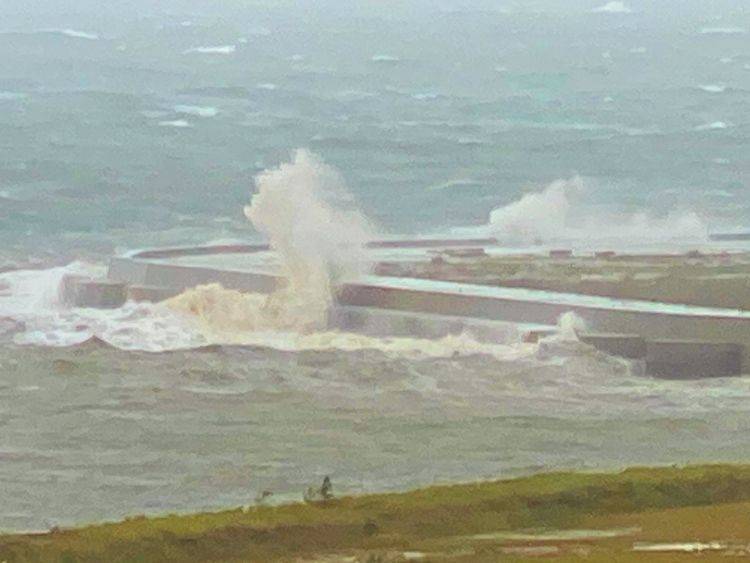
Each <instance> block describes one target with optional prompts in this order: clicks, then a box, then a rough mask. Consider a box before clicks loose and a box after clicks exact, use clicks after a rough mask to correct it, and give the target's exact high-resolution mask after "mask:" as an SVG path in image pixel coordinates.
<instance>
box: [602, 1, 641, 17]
mask: <svg viewBox="0 0 750 563" xmlns="http://www.w3.org/2000/svg"><path fill="white" fill-rule="evenodd" d="M632 11H633V10H631V9H630V8H629V7H628V6H627V5H625V3H624V2H617V1H615V2H607V3H606V4H604V5H603V6H599V7H598V8H594V9H593V10H592V12H594V13H596V14H630V13H632Z"/></svg>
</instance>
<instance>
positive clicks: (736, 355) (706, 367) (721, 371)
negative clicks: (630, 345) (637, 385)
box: [646, 340, 744, 379]
mask: <svg viewBox="0 0 750 563" xmlns="http://www.w3.org/2000/svg"><path fill="white" fill-rule="evenodd" d="M646 348H647V353H646V373H648V374H649V375H654V376H656V377H665V378H670V379H696V378H702V377H728V376H733V375H740V374H741V373H742V358H743V355H744V348H743V346H742V345H741V344H731V343H714V342H702V341H695V340H655V341H652V342H648V343H647V344H646Z"/></svg>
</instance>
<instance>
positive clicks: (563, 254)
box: [549, 249, 573, 260]
mask: <svg viewBox="0 0 750 563" xmlns="http://www.w3.org/2000/svg"><path fill="white" fill-rule="evenodd" d="M549 257H550V258H554V259H557V260H560V259H566V258H572V257H573V251H572V250H568V249H555V250H550V251H549Z"/></svg>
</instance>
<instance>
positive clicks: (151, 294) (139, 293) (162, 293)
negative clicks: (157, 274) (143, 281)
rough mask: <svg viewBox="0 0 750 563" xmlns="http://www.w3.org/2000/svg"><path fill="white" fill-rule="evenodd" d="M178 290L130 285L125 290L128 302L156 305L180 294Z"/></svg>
mask: <svg viewBox="0 0 750 563" xmlns="http://www.w3.org/2000/svg"><path fill="white" fill-rule="evenodd" d="M180 291H181V290H179V289H174V288H169V287H156V286H147V285H131V286H129V287H128V288H127V290H126V297H127V299H128V301H138V302H141V301H146V302H149V303H158V302H159V301H164V300H166V299H169V298H171V297H174V296H175V295H179V294H180Z"/></svg>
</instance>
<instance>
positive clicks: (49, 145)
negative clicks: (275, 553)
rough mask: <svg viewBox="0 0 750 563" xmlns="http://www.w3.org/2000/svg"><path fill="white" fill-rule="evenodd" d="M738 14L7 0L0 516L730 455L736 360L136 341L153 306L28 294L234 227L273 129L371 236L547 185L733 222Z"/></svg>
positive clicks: (45, 523) (277, 496) (516, 348)
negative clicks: (719, 369) (327, 180)
mask: <svg viewBox="0 0 750 563" xmlns="http://www.w3.org/2000/svg"><path fill="white" fill-rule="evenodd" d="M749 32H750V11H748V9H747V7H746V6H745V5H744V2H741V1H730V0H722V1H715V2H710V3H709V2H703V1H697V0H688V1H681V2H676V1H675V2H670V1H664V2H652V1H645V0H630V1H627V2H624V3H623V2H609V3H607V2H606V1H604V0H600V1H597V0H592V1H588V0H565V1H563V0H556V1H555V0H539V1H534V2H532V1H528V2H520V1H516V2H514V1H508V2H490V1H479V0H477V1H474V2H470V1H463V2H460V1H431V2H427V1H417V0H407V1H403V2H395V1H386V2H343V1H342V2H334V1H332V0H327V1H324V2H312V1H310V2H303V1H298V2H292V1H284V0H281V1H277V2H272V3H271V2H260V1H258V2H241V1H234V2H229V1H227V2H224V3H222V5H221V7H220V8H219V7H217V6H215V5H214V3H211V4H209V3H205V2H197V1H195V2H189V1H176V0H173V1H170V2H159V3H154V2H145V1H136V2H108V3H106V5H100V3H93V2H89V1H88V0H86V1H80V2H78V1H77V2H72V1H70V2H63V1H60V2H51V1H41V0H32V1H24V2H21V1H20V0H5V1H4V2H3V4H2V5H1V6H0V530H37V529H47V528H48V527H50V526H54V525H72V524H80V523H87V522H92V521H99V520H105V519H115V518H121V517H124V516H126V515H132V514H138V513H149V514H153V513H157V514H158V513H165V512H183V511H191V510H199V509H218V508H222V507H230V506H237V505H241V504H249V503H252V502H253V499H254V497H255V495H256V494H258V493H259V492H260V491H263V490H271V491H273V492H274V497H272V498H273V499H274V500H276V501H286V500H298V499H300V498H301V495H302V491H303V490H304V489H305V488H307V486H309V485H316V484H318V483H319V482H320V481H322V478H323V476H325V475H330V476H331V477H332V480H333V483H334V487H335V491H336V492H337V493H343V492H370V491H381V490H401V489H406V488H410V487H417V486H421V485H426V484H431V483H435V482H443V481H450V480H470V479H482V478H496V477H504V476H512V475H519V474H526V473H531V472H537V471H548V470H553V469H564V468H572V469H592V468H618V467H624V466H628V465H633V464H654V463H664V464H671V463H687V462H698V461H725V460H747V459H748V458H750V406H748V405H750V402H749V401H748V399H749V398H750V380H747V379H745V378H736V379H724V380H722V379H719V380H711V381H692V382H674V381H658V380H654V379H650V378H647V377H645V376H643V375H640V374H639V373H638V372H637V370H633V369H632V366H629V365H628V364H626V363H623V362H621V361H617V360H613V359H611V358H606V357H603V356H601V355H598V354H595V353H593V352H591V351H589V350H587V349H586V348H585V347H582V346H579V345H578V344H576V343H570V342H567V343H565V342H555V343H548V344H547V345H545V346H536V345H528V344H521V343H519V342H518V341H517V340H509V341H508V342H501V343H497V346H496V347H494V348H492V349H485V348H477V347H476V346H472V345H468V344H467V343H465V342H461V341H459V342H444V343H442V344H441V345H440V346H435V345H432V344H429V345H428V344H425V343H410V344H408V345H405V346H402V344H403V343H395V344H394V343H393V342H388V341H383V342H375V343H373V342H371V341H368V342H367V343H364V344H362V343H360V344H359V345H352V344H351V343H350V342H349V341H348V340H347V341H346V342H347V344H346V345H344V344H342V343H341V342H342V341H341V339H336V338H333V339H329V340H326V339H323V338H321V339H320V340H319V341H317V343H316V345H304V346H303V345H295V344H294V342H297V341H294V339H292V341H293V343H292V344H290V337H288V335H287V336H285V337H284V338H280V339H279V341H283V342H284V344H283V345H275V344H274V342H275V340H274V338H271V337H268V338H266V339H265V340H264V341H263V343H262V344H257V345H253V346H227V347H211V348H198V349H183V348H184V346H181V347H177V348H180V349H169V350H161V351H157V352H154V351H146V350H152V349H153V348H154V347H153V346H149V345H148V341H149V339H153V340H154V341H160V340H159V339H160V338H163V336H164V334H169V335H171V336H175V335H178V336H179V335H180V334H181V331H182V330H183V328H182V326H181V325H180V320H179V319H177V318H176V317H175V316H174V314H173V313H167V312H164V311H162V310H160V309H159V307H158V306H157V307H153V306H133V305H132V304H129V305H127V306H126V307H125V308H123V309H122V310H119V311H115V312H112V313H109V315H113V316H109V317H106V318H104V319H103V318H101V317H99V316H97V315H96V314H94V313H87V312H85V311H71V310H70V309H69V308H68V307H67V306H65V305H64V304H63V303H61V302H60V301H59V299H58V297H57V290H58V285H59V280H60V275H61V273H64V272H66V271H74V270H78V269H80V268H94V269H97V268H99V269H102V268H104V266H105V265H106V260H107V258H108V257H109V256H111V255H112V254H113V253H117V252H122V251H124V250H127V249H132V248H140V247H149V246H166V245H186V244H194V243H201V244H202V243H207V242H216V241H227V240H241V241H249V240H257V239H258V234H257V233H255V231H254V230H253V228H252V226H251V224H250V223H249V222H248V220H247V218H246V217H245V215H244V214H243V206H244V205H245V204H246V203H247V202H248V200H249V199H250V196H251V194H252V193H253V191H254V189H255V188H254V184H253V179H254V177H255V176H256V175H257V174H259V173H261V172H262V171H263V170H265V169H268V168H273V167H275V166H277V165H278V164H279V163H281V162H283V161H287V160H289V158H290V155H291V154H292V151H293V150H295V149H297V148H306V149H308V150H309V151H311V152H312V153H314V154H317V155H318V156H319V157H320V158H322V159H323V160H324V161H325V162H326V163H327V164H329V165H331V166H333V167H335V168H336V169H337V170H338V171H339V172H340V173H341V175H342V177H343V179H344V180H345V182H346V185H347V186H348V189H349V191H350V192H351V194H352V195H353V198H354V199H355V200H356V203H357V206H358V207H359V209H360V210H361V211H362V213H363V214H364V215H365V216H367V217H368V219H369V220H370V222H371V223H372V225H373V226H374V228H375V229H376V230H377V232H378V233H381V234H384V235H386V234H400V235H403V234H413V233H419V234H445V233H447V232H451V231H453V230H455V229H465V228H467V227H471V228H474V227H478V226H482V225H486V224H488V221H489V220H490V213H491V212H492V210H493V209H497V208H502V207H504V206H508V205H509V204H511V203H512V202H515V201H518V200H519V198H521V197H522V196H523V195H524V194H528V193H530V192H534V191H541V190H544V189H545V186H547V185H549V184H551V183H552V182H554V181H556V180H569V179H571V178H577V179H579V180H580V183H582V184H584V185H585V186H586V189H585V193H584V194H583V195H579V197H578V199H577V201H576V205H577V206H580V208H581V209H583V210H584V211H582V213H584V214H586V215H589V216H590V215H595V214H600V215H602V216H608V217H612V216H626V217H628V216H629V217H632V216H640V215H639V214H644V213H645V214H648V215H649V216H653V217H654V218H655V219H654V220H658V219H659V218H660V217H670V216H672V215H670V214H675V213H678V214H679V213H690V214H691V215H690V216H691V217H693V214H694V215H696V216H699V218H700V221H701V222H702V224H704V225H706V227H707V228H708V229H709V230H712V231H718V230H727V229H736V228H741V227H746V226H748V220H747V217H748V211H750V190H749V189H748V188H749V187H750V183H749V181H748V179H749V178H750V152H748V146H749V144H750V119H749V118H748V108H749V107H750V33H749ZM579 180H576V182H578V181H579ZM535 213H536V215H535V217H539V221H540V222H544V213H543V212H540V211H538V210H537V211H536V212H535ZM660 224H661V225H662V226H663V225H665V224H666V225H669V224H671V223H669V222H667V223H660ZM84 262H85V264H86V265H85V266H82V263H84ZM71 263H72V265H71ZM60 268H62V269H60ZM71 319H75V322H73V321H71ZM78 319H80V320H78ZM16 321H24V322H25V323H27V324H26V328H23V327H21V326H19V325H17V324H16ZM76 323H79V324H80V326H79V325H77V324H76ZM117 323H119V324H117ZM71 327H72V328H71ZM76 327H78V328H76ZM71 330H74V331H75V330H79V332H81V334H83V335H85V336H91V335H93V336H96V337H98V338H101V339H103V340H105V341H106V342H101V341H89V342H87V343H83V344H81V343H78V344H75V345H71V340H70V338H68V337H67V336H69V333H70V331H71ZM35 331H36V332H35ZM63 333H64V334H63ZM42 336H43V337H42ZM81 340H85V338H82V339H79V341H81ZM123 341H127V342H131V343H132V342H134V341H137V342H141V343H142V346H119V347H118V346H117V343H118V342H120V343H121V342H123ZM187 341H188V344H189V339H187ZM107 342H108V344H107ZM306 342H307V341H306ZM182 343H183V344H185V341H182ZM297 344H299V342H297ZM138 348H140V349H138ZM162 348H164V347H162Z"/></svg>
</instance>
